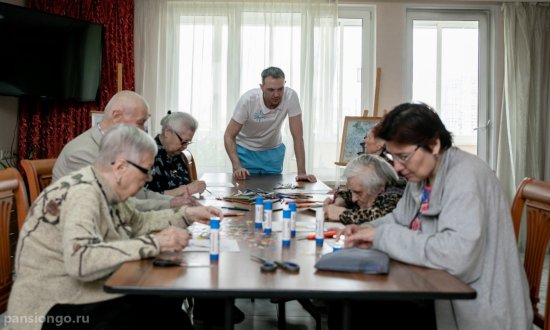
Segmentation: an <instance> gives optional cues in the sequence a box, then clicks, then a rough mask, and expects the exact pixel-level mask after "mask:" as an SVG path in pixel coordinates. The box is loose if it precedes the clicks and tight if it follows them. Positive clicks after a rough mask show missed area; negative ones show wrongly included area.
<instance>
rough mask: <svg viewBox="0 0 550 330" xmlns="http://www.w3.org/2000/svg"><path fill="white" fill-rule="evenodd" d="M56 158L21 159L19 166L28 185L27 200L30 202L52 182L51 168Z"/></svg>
mask: <svg viewBox="0 0 550 330" xmlns="http://www.w3.org/2000/svg"><path fill="white" fill-rule="evenodd" d="M55 160H56V158H47V159H23V160H21V167H22V168H23V171H24V173H25V178H26V179H27V185H28V187H29V200H30V203H31V204H32V203H33V202H34V201H35V200H36V197H38V195H40V192H42V190H43V189H44V188H46V187H47V186H48V185H49V184H50V183H51V182H52V170H53V165H54V164H55Z"/></svg>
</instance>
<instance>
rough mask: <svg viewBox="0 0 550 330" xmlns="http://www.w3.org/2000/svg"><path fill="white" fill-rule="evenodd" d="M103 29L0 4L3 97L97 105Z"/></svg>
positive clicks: (0, 92) (90, 24)
mask: <svg viewBox="0 0 550 330" xmlns="http://www.w3.org/2000/svg"><path fill="white" fill-rule="evenodd" d="M102 41H103V26H102V25H101V24H95V23H90V22H86V21H82V20H77V19H72V18H68V17H63V16H58V15H52V14H48V13H44V12H40V11H37V10H32V9H29V8H25V7H20V6H15V5H10V4H6V3H0V95H7V96H19V97H20V96H33V97H39V98H42V99H71V100H76V101H83V102H85V101H94V100H96V99H97V96H98V89H99V82H100V77H101V54H102Z"/></svg>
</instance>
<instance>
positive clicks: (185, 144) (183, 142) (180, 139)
mask: <svg viewBox="0 0 550 330" xmlns="http://www.w3.org/2000/svg"><path fill="white" fill-rule="evenodd" d="M171 131H172V132H173V133H174V134H176V137H177V138H178V140H179V141H180V143H181V145H182V146H188V145H190V144H191V143H193V141H192V140H189V141H183V139H182V138H181V136H180V135H179V134H178V132H176V131H174V130H171Z"/></svg>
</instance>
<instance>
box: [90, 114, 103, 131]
mask: <svg viewBox="0 0 550 330" xmlns="http://www.w3.org/2000/svg"><path fill="white" fill-rule="evenodd" d="M90 115H91V116H92V126H90V127H94V126H97V124H98V123H99V122H100V121H101V119H103V111H92V112H90Z"/></svg>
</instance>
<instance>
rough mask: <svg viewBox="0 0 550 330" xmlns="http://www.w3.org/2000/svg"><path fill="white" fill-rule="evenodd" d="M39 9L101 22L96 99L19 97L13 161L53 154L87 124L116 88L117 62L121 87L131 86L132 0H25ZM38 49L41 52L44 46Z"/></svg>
mask: <svg viewBox="0 0 550 330" xmlns="http://www.w3.org/2000/svg"><path fill="white" fill-rule="evenodd" d="M27 6H28V7H30V8H34V9H38V10H41V11H44V12H48V13H52V14H57V15H63V16H68V17H72V18H77V19H82V20H87V21H90V22H94V23H101V24H103V28H104V29H103V31H104V36H103V37H104V40H103V56H102V62H101V80H100V87H99V102H98V103H96V102H84V103H82V102H75V101H69V100H55V101H52V100H49V101H44V100H39V99H35V98H28V97H21V98H20V99H19V112H20V125H19V149H18V154H19V159H24V158H33V159H36V158H54V157H57V156H58V155H59V152H61V149H63V146H64V145H65V144H66V143H67V142H68V141H70V140H72V139H73V138H74V137H76V136H77V135H79V134H80V133H82V132H84V131H85V130H87V129H88V128H89V127H90V122H91V118H90V111H92V110H100V111H103V109H104V107H105V104H106V103H107V102H108V101H109V99H110V98H111V96H113V95H114V94H115V93H116V92H117V71H116V70H117V63H122V66H123V77H122V82H123V85H122V88H123V89H129V90H134V89H135V80H134V1H133V0H28V1H27ZM44 51H47V50H46V49H45V50H44Z"/></svg>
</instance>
